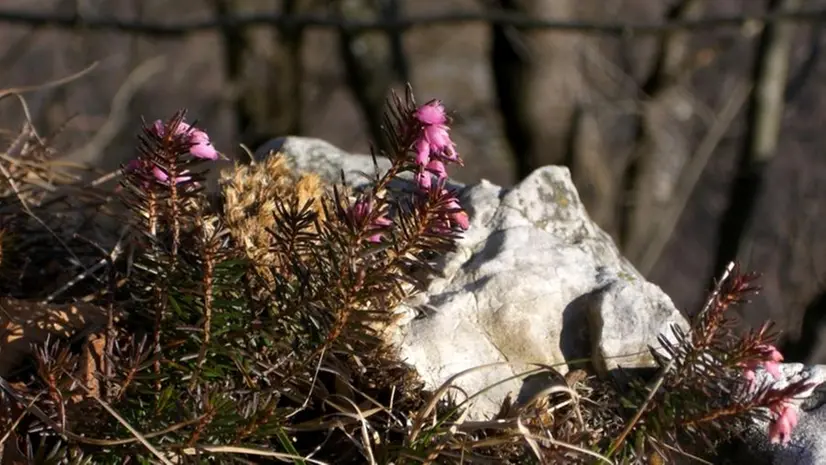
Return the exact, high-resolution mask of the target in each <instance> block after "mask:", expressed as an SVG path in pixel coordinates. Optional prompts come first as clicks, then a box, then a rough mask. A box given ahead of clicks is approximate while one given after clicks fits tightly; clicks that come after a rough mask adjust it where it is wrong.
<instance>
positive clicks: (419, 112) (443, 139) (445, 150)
mask: <svg viewBox="0 0 826 465" xmlns="http://www.w3.org/2000/svg"><path fill="white" fill-rule="evenodd" d="M413 118H414V119H415V120H416V122H417V123H418V125H419V133H418V137H417V139H416V142H415V143H414V144H413V149H414V150H415V151H416V164H417V165H419V172H418V173H417V174H416V181H417V182H418V183H419V186H421V187H422V188H423V189H429V188H430V185H431V175H436V176H437V177H438V179H439V180H442V179H445V178H447V170H446V169H445V163H457V164H460V165H461V164H462V160H461V159H460V158H459V155H458V154H457V153H456V144H454V143H453V141H452V140H451V139H450V134H449V132H448V131H450V128H448V126H447V122H448V121H447V113H445V108H444V106H442V103H441V102H440V101H438V100H432V101H430V102H428V103H426V104H424V105H422V106H420V107H419V108H418V109H416V111H415V112H414V113H413Z"/></svg>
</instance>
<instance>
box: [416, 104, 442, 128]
mask: <svg viewBox="0 0 826 465" xmlns="http://www.w3.org/2000/svg"><path fill="white" fill-rule="evenodd" d="M416 119H417V120H419V121H420V122H421V123H422V124H445V123H447V113H445V107H444V106H443V105H442V102H440V101H438V100H432V101H430V102H428V103H425V104H424V105H422V106H420V107H419V108H418V109H417V110H416Z"/></svg>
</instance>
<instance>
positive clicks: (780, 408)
mask: <svg viewBox="0 0 826 465" xmlns="http://www.w3.org/2000/svg"><path fill="white" fill-rule="evenodd" d="M756 349H757V351H758V352H759V353H760V355H759V356H758V357H756V358H755V359H752V360H749V361H748V362H745V363H743V364H741V365H742V366H743V368H744V370H743V376H744V377H745V378H746V382H747V385H748V387H749V389H753V388H754V382H755V377H756V375H755V370H756V369H757V367H759V366H762V367H763V369H764V370H766V372H767V373H769V374H770V375H772V377H774V379H776V380H779V379H781V378H782V377H783V374H782V373H781V372H780V362H782V361H783V354H781V353H780V351H779V350H777V347H775V346H773V345H771V344H760V345H758V346H757V347H756ZM769 410H770V411H771V413H772V420H771V422H770V423H769V439H770V441H771V442H772V443H775V444H776V443H780V444H787V443H788V442H789V441H790V440H791V436H792V430H794V428H795V426H797V422H798V420H799V418H798V414H799V410H798V407H797V406H796V405H794V404H792V403H791V402H789V400H788V399H787V398H780V399H779V400H777V401H776V402H772V404H771V406H770V407H769Z"/></svg>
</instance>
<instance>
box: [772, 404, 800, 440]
mask: <svg viewBox="0 0 826 465" xmlns="http://www.w3.org/2000/svg"><path fill="white" fill-rule="evenodd" d="M772 412H773V413H774V414H775V415H776V417H775V418H774V419H773V420H772V421H771V423H770V424H769V439H770V440H771V442H772V444H777V443H780V444H783V445H786V444H788V443H789V441H790V440H791V438H792V430H793V429H794V428H795V426H797V422H798V420H799V417H798V411H797V407H795V406H794V405H792V404H789V403H788V402H781V403H779V404H778V405H777V406H776V407H774V406H773V407H772Z"/></svg>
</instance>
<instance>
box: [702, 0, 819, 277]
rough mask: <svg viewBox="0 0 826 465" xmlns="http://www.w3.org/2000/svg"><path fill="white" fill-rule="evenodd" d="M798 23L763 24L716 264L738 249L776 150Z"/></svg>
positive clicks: (782, 1)
mask: <svg viewBox="0 0 826 465" xmlns="http://www.w3.org/2000/svg"><path fill="white" fill-rule="evenodd" d="M803 3H804V1H803V0H772V1H771V7H770V8H771V11H775V12H780V11H786V12H790V11H800V7H801V6H802V5H803ZM796 32H797V29H796V28H795V26H794V24H791V23H786V22H782V23H777V24H771V25H770V26H768V27H766V29H765V31H764V32H763V34H762V36H761V38H760V43H759V46H758V50H757V59H756V60H755V63H754V70H753V71H752V76H753V78H754V89H753V90H752V95H751V100H750V102H749V111H748V122H749V124H748V130H747V134H746V138H745V139H746V140H745V145H744V146H743V149H742V151H741V152H740V154H739V157H738V161H737V164H738V167H737V172H736V174H735V179H734V182H733V183H732V186H731V188H730V191H729V195H728V205H727V207H726V210H725V211H724V212H723V214H722V215H721V221H720V224H719V226H718V230H717V250H716V255H715V258H714V266H715V268H719V267H721V266H722V264H724V263H726V262H728V261H730V260H733V259H734V258H735V257H737V255H738V254H739V253H740V252H743V251H744V250H745V249H746V248H745V247H744V243H743V242H744V239H745V238H746V237H747V235H748V233H749V229H750V228H751V223H752V222H753V221H754V220H753V215H754V214H755V210H756V207H757V203H758V198H759V196H760V195H761V193H762V191H763V186H764V183H765V172H766V167H767V166H769V164H770V163H771V161H772V159H773V158H774V156H775V152H776V150H777V145H778V142H779V139H780V130H781V126H782V120H783V115H784V110H785V105H784V104H785V101H784V92H785V89H786V83H787V82H788V78H789V65H790V61H791V53H792V51H793V41H794V37H795V33H796Z"/></svg>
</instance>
